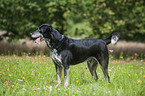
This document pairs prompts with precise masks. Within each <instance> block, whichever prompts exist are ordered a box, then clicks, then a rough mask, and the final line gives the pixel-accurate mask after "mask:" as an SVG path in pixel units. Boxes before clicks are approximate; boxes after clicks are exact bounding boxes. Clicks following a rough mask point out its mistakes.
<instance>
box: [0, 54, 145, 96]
mask: <svg viewBox="0 0 145 96" xmlns="http://www.w3.org/2000/svg"><path fill="white" fill-rule="evenodd" d="M97 73H98V77H99V80H98V81H97V82H95V81H94V80H93V78H92V77H91V74H90V72H89V71H88V68H87V66H86V63H81V64H79V65H76V66H71V67H70V76H69V77H70V85H69V86H68V87H64V86H63V84H62V85H61V86H57V87H56V84H57V82H56V73H55V67H54V64H53V62H52V61H51V59H50V58H49V57H47V56H45V55H42V56H28V55H26V54H24V56H22V57H18V56H15V55H14V56H0V96H10V95H13V96H22V95H25V96H27V95H28V96H29V95H34V96H35V95H47V96H78V95H80V96H93V95H94V96H104V95H105V96H143V95H145V91H144V90H145V86H144V85H145V61H144V60H135V59H134V58H132V59H131V60H130V61H125V60H124V59H123V57H121V58H120V60H114V59H111V60H110V63H109V74H110V79H111V83H110V84H108V83H106V80H105V79H104V75H103V73H102V71H101V69H100V67H99V66H98V68H97ZM62 80H63V78H62ZM62 83H63V81H62Z"/></svg>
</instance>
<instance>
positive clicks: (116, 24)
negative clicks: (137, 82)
mask: <svg viewBox="0 0 145 96" xmlns="http://www.w3.org/2000/svg"><path fill="white" fill-rule="evenodd" d="M41 24H50V25H52V26H53V27H54V28H55V29H57V30H58V31H59V32H60V33H61V34H64V35H66V36H69V37H72V38H98V39H102V38H106V37H107V36H108V35H109V34H110V33H111V32H112V31H119V32H120V33H121V38H120V41H119V42H118V43H117V45H115V46H113V45H111V44H110V45H109V46H108V47H109V50H111V52H110V55H114V57H115V58H124V59H128V57H131V58H132V59H133V58H140V59H144V58H145V1H144V0H31V1H30V0H0V55H13V54H16V55H20V56H21V55H24V54H27V55H37V54H38V55H39V54H45V55H48V56H49V49H48V48H47V47H46V44H45V42H44V41H43V42H42V43H41V44H40V45H37V44H35V42H34V39H32V38H31V37H30V33H31V32H33V31H35V30H37V28H38V27H39V26H40V25H41Z"/></svg>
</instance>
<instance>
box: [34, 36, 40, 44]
mask: <svg viewBox="0 0 145 96" xmlns="http://www.w3.org/2000/svg"><path fill="white" fill-rule="evenodd" d="M40 39H41V37H39V38H37V39H36V40H35V42H36V43H38V44H39V45H40Z"/></svg>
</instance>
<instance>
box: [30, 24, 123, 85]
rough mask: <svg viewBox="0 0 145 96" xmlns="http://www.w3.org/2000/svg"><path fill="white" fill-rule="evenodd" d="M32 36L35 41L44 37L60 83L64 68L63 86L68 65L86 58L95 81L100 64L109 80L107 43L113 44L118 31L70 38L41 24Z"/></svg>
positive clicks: (67, 75)
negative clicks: (97, 37)
mask: <svg viewBox="0 0 145 96" xmlns="http://www.w3.org/2000/svg"><path fill="white" fill-rule="evenodd" d="M31 35H32V37H33V38H38V37H39V38H38V39H37V40H36V42H37V43H39V44H40V40H42V39H44V40H45V42H46V44H47V46H48V47H49V49H50V56H51V58H52V60H53V62H54V64H55V67H56V74H57V82H58V84H60V83H61V75H62V69H64V86H68V84H69V66H70V65H75V64H78V63H81V62H83V61H85V60H87V65H88V68H89V70H90V73H91V75H92V76H93V77H94V79H95V80H96V81H97V80H98V76H97V73H96V68H97V65H98V63H99V64H100V66H101V68H102V71H103V73H104V75H105V77H106V80H107V82H110V79H109V75H108V62H109V54H108V49H107V45H108V44H109V43H112V44H115V43H116V42H117V41H118V39H119V37H120V33H119V32H112V33H111V35H110V36H109V37H108V38H106V39H95V38H88V39H80V40H76V39H71V38H68V37H66V36H64V35H62V34H60V33H59V32H58V31H57V30H56V29H54V28H53V27H52V26H51V25H48V24H43V25H41V26H40V27H39V28H38V30H37V31H35V32H33V33H31Z"/></svg>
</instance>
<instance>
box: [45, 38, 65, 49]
mask: <svg viewBox="0 0 145 96" xmlns="http://www.w3.org/2000/svg"><path fill="white" fill-rule="evenodd" d="M61 36H62V38H61V39H60V40H59V41H58V42H53V40H51V39H49V38H45V42H46V44H47V46H48V47H49V49H51V50H53V49H56V50H57V51H59V50H61V48H62V47H63V46H65V44H64V43H65V40H66V37H65V36H64V35H61Z"/></svg>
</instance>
